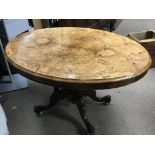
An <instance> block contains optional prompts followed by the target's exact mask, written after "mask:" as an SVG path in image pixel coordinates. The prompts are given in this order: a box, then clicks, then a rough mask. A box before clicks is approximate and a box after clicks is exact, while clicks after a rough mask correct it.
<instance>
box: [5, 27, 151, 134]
mask: <svg viewBox="0 0 155 155" xmlns="http://www.w3.org/2000/svg"><path fill="white" fill-rule="evenodd" d="M6 56H7V59H8V61H9V62H10V63H11V64H12V65H13V66H14V67H15V68H16V69H17V71H18V72H19V73H21V74H23V75H24V76H26V77H28V78H30V79H32V80H34V81H37V82H41V83H45V84H48V85H52V86H54V91H53V93H52V95H51V98H50V103H49V104H48V105H40V106H35V107H34V111H35V113H36V114H39V115H40V114H42V112H44V111H46V110H48V109H50V108H52V107H54V106H55V105H56V103H57V102H58V101H59V100H61V99H64V98H67V99H68V100H69V101H72V102H73V103H74V104H76V105H77V108H78V110H79V112H80V115H81V118H82V120H83V122H84V124H85V126H86V128H87V132H88V133H89V134H95V128H94V127H93V125H92V124H91V123H90V122H89V120H88V118H87V115H86V105H85V102H84V97H85V96H89V97H90V98H91V99H93V100H94V101H97V102H100V103H102V104H103V105H108V104H109V103H110V101H111V96H109V95H107V96H104V97H101V98H99V97H97V95H96V91H95V89H104V88H113V87H119V86H123V85H127V84H129V83H132V82H135V81H137V80H138V79H140V78H142V77H143V76H144V75H145V74H146V73H147V71H148V69H149V67H150V65H151V58H150V55H149V54H148V52H147V51H146V50H145V49H144V48H143V47H142V46H141V45H140V44H138V43H136V42H135V41H133V40H130V39H129V38H127V37H123V36H120V35H117V34H114V33H110V32H106V31H102V30H95V29H90V28H51V29H41V30H35V31H32V32H27V33H24V34H21V35H20V36H18V37H16V38H15V39H13V40H12V41H10V42H9V44H8V45H7V47H6Z"/></svg>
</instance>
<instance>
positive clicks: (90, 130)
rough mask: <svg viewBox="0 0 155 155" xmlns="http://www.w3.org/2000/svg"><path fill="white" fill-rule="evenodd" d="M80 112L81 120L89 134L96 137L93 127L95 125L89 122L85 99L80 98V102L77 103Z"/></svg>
mask: <svg viewBox="0 0 155 155" xmlns="http://www.w3.org/2000/svg"><path fill="white" fill-rule="evenodd" d="M75 103H76V105H77V107H78V110H79V112H80V115H81V118H82V120H83V122H84V124H85V126H86V128H87V132H88V134H90V135H94V134H95V128H94V127H93V125H92V124H91V123H90V122H89V121H88V118H87V115H86V105H85V103H84V100H83V98H82V97H81V98H79V99H78V100H76V101H75Z"/></svg>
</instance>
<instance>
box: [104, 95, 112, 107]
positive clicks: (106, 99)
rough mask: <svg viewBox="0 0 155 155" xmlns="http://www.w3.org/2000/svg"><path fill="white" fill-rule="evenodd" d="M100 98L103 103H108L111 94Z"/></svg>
mask: <svg viewBox="0 0 155 155" xmlns="http://www.w3.org/2000/svg"><path fill="white" fill-rule="evenodd" d="M102 100H103V104H104V105H109V104H110V102H111V96H110V95H107V96H104V97H103V98H102Z"/></svg>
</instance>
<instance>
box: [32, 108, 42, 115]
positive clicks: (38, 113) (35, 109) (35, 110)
mask: <svg viewBox="0 0 155 155" xmlns="http://www.w3.org/2000/svg"><path fill="white" fill-rule="evenodd" d="M34 112H35V113H36V115H37V116H41V115H42V114H43V111H42V106H34Z"/></svg>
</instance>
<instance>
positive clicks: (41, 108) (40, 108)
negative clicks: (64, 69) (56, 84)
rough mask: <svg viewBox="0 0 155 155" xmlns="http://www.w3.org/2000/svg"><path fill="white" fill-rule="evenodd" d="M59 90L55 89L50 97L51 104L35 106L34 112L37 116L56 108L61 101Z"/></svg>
mask: <svg viewBox="0 0 155 155" xmlns="http://www.w3.org/2000/svg"><path fill="white" fill-rule="evenodd" d="M59 93H60V92H59V88H54V92H53V93H52V95H51V97H50V103H49V104H47V105H38V106H34V112H35V113H36V114H37V115H41V114H42V112H43V111H46V110H48V109H50V108H52V107H54V106H55V105H56V103H57V102H58V100H59V96H60V94H59Z"/></svg>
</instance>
